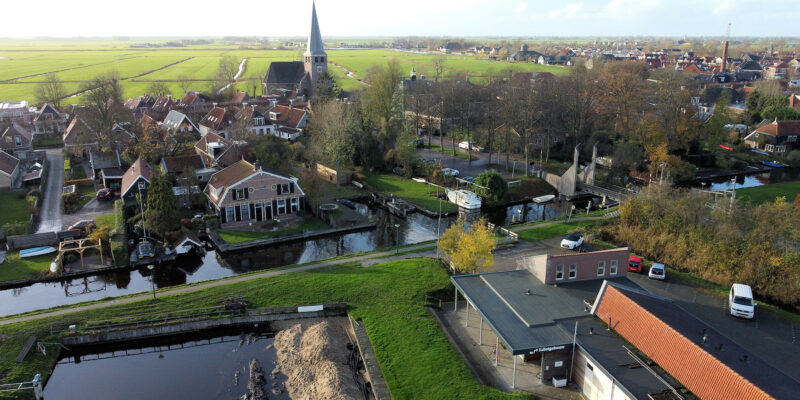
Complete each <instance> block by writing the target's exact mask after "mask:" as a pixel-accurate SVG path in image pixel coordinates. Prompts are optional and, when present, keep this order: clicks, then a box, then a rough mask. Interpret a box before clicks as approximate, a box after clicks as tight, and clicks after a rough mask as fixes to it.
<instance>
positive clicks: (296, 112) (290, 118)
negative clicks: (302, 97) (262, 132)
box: [270, 105, 306, 128]
mask: <svg viewBox="0 0 800 400" xmlns="http://www.w3.org/2000/svg"><path fill="white" fill-rule="evenodd" d="M270 112H277V113H280V115H278V118H276V119H272V118H270V121H271V122H273V123H276V124H278V125H283V126H288V127H290V128H297V127H298V126H297V125H298V124H300V121H301V120H302V119H303V116H304V115H306V110H304V109H302V108H297V107H287V106H280V105H277V106H275V108H273V109H272V110H270Z"/></svg>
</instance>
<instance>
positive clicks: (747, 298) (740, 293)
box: [728, 283, 756, 319]
mask: <svg viewBox="0 0 800 400" xmlns="http://www.w3.org/2000/svg"><path fill="white" fill-rule="evenodd" d="M755 307H756V303H755V302H753V289H750V286H748V285H745V284H742V283H734V284H733V286H731V293H730V295H729V296H728V309H729V310H730V312H731V315H733V316H734V317H742V318H748V319H751V318H753V315H755Z"/></svg>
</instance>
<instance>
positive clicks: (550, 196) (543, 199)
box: [533, 194, 556, 204]
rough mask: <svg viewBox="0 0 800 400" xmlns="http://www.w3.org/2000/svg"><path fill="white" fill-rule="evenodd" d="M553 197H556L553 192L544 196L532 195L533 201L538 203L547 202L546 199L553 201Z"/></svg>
mask: <svg viewBox="0 0 800 400" xmlns="http://www.w3.org/2000/svg"><path fill="white" fill-rule="evenodd" d="M555 198H556V195H554V194H546V195H544V196H539V197H534V198H533V202H534V203H539V204H541V203H547V202H548V201H553V199H555Z"/></svg>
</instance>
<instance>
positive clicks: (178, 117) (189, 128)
mask: <svg viewBox="0 0 800 400" xmlns="http://www.w3.org/2000/svg"><path fill="white" fill-rule="evenodd" d="M159 125H160V126H161V127H162V128H163V129H165V130H166V131H167V133H168V134H169V133H172V134H175V133H199V132H200V129H198V128H197V125H195V124H194V122H192V120H191V119H189V117H187V116H186V114H184V113H182V112H179V111H176V110H170V111H169V113H168V114H167V116H166V117H165V118H164V120H163V121H161V124H159Z"/></svg>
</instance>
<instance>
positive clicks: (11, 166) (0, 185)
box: [0, 150, 22, 189]
mask: <svg viewBox="0 0 800 400" xmlns="http://www.w3.org/2000/svg"><path fill="white" fill-rule="evenodd" d="M20 171H22V169H21V168H20V166H19V159H18V158H17V157H14V156H12V155H11V154H8V153H6V152H5V151H2V150H0V189H10V188H14V187H17V184H19V176H20V174H21V172H20Z"/></svg>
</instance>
